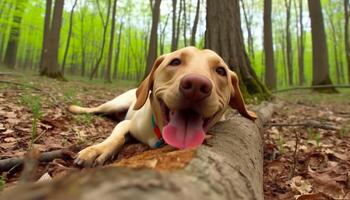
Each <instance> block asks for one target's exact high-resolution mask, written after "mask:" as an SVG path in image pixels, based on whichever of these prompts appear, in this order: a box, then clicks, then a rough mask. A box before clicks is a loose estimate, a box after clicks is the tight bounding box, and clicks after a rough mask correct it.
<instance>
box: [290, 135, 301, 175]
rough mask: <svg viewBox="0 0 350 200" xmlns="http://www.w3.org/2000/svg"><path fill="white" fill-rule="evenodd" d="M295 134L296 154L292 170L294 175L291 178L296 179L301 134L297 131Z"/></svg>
mask: <svg viewBox="0 0 350 200" xmlns="http://www.w3.org/2000/svg"><path fill="white" fill-rule="evenodd" d="M294 134H295V146H294V153H293V168H292V173H291V177H290V179H291V178H293V177H294V174H295V172H296V171H295V170H296V167H297V152H298V146H299V134H298V132H297V131H294Z"/></svg>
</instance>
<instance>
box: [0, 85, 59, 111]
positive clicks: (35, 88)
mask: <svg viewBox="0 0 350 200" xmlns="http://www.w3.org/2000/svg"><path fill="white" fill-rule="evenodd" d="M0 83H6V84H12V85H18V86H22V87H26V88H31V89H34V90H35V91H38V92H42V93H44V94H47V95H48V96H49V97H50V98H51V100H52V101H53V102H54V103H55V104H56V105H59V104H60V103H59V101H58V100H57V99H56V97H54V96H53V95H52V94H51V93H50V92H47V91H44V90H42V89H40V88H38V87H35V86H32V85H28V84H24V83H19V82H14V81H5V80H0Z"/></svg>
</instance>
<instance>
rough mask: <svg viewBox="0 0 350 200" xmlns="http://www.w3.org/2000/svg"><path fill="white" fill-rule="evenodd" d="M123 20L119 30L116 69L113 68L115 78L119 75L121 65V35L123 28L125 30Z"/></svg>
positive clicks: (115, 60)
mask: <svg viewBox="0 0 350 200" xmlns="http://www.w3.org/2000/svg"><path fill="white" fill-rule="evenodd" d="M123 25H124V24H123V22H120V25H119V32H118V41H117V49H116V54H115V59H114V70H113V78H114V79H117V75H118V65H119V57H120V43H121V37H122V30H123Z"/></svg>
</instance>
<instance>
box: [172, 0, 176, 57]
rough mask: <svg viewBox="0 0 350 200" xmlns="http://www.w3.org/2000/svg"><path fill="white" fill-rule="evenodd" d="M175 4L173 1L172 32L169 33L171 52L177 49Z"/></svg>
mask: <svg viewBox="0 0 350 200" xmlns="http://www.w3.org/2000/svg"><path fill="white" fill-rule="evenodd" d="M176 4H177V0H173V11H172V12H173V21H172V22H173V24H172V25H173V26H172V32H171V51H175V50H176V49H177V43H176V34H177V33H176Z"/></svg>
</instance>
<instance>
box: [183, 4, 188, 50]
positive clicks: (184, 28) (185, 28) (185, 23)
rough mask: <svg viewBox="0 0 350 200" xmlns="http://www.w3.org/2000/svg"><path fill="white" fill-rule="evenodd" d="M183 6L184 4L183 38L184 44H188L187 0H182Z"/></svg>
mask: <svg viewBox="0 0 350 200" xmlns="http://www.w3.org/2000/svg"><path fill="white" fill-rule="evenodd" d="M182 6H183V19H184V20H183V30H184V31H183V38H184V39H183V40H184V46H185V47H186V46H187V11H186V0H182Z"/></svg>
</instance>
